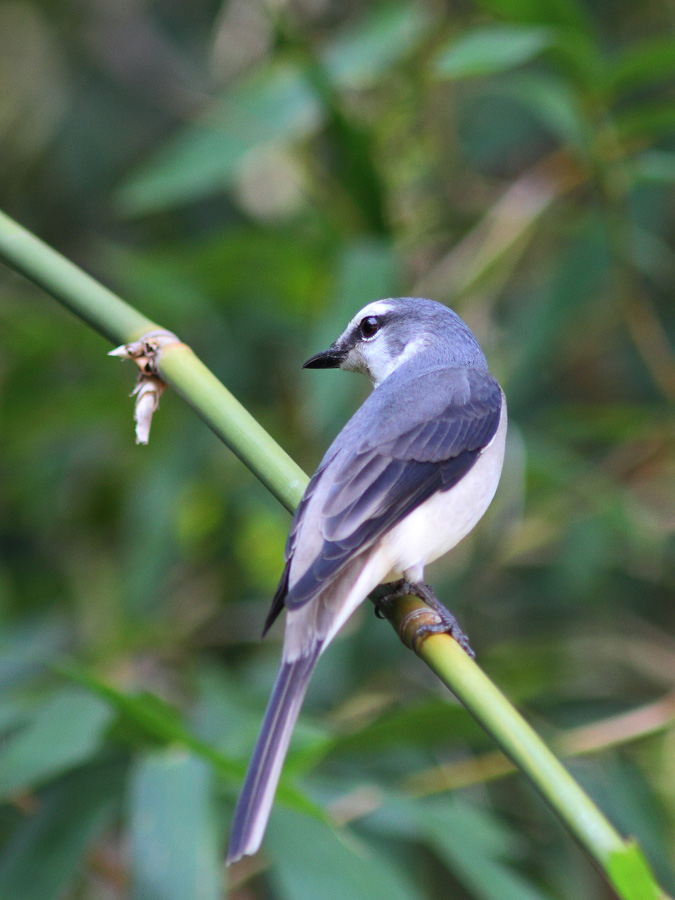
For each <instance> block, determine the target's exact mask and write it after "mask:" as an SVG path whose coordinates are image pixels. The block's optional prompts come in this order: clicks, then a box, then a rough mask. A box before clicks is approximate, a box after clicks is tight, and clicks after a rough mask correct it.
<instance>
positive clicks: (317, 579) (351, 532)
mask: <svg viewBox="0 0 675 900" xmlns="http://www.w3.org/2000/svg"><path fill="white" fill-rule="evenodd" d="M397 375H398V370H397V371H396V372H394V374H393V375H391V376H390V377H389V378H388V379H386V381H384V382H383V383H382V385H380V387H378V388H377V390H376V391H375V392H374V393H373V394H371V395H370V397H369V398H368V399H367V400H366V402H365V403H364V404H363V406H362V407H361V408H360V409H359V410H358V411H357V413H356V414H355V415H354V416H353V418H352V419H351V420H350V422H349V423H348V424H347V425H346V426H345V428H344V429H343V431H342V432H341V433H340V434H339V435H338V437H337V438H336V440H335V441H334V443H333V444H332V445H331V447H330V448H329V450H328V452H327V454H326V456H325V457H324V459H323V461H322V463H321V465H320V466H319V469H318V470H317V472H316V474H315V475H314V477H313V478H312V480H311V481H310V484H309V486H308V488H307V492H306V493H305V496H304V497H303V500H302V501H301V504H300V506H299V507H298V510H297V512H296V516H295V519H294V522H293V526H292V528H291V533H290V535H289V539H288V544H287V550H286V556H287V565H286V568H285V569H284V575H283V577H282V580H281V583H280V585H279V589H278V591H277V594H276V595H275V599H274V602H273V609H272V610H271V611H270V617H271V618H272V619H273V618H274V617H276V615H278V613H279V612H280V610H281V608H282V607H283V606H284V605H286V606H287V607H289V608H291V609H294V608H297V607H299V606H302V605H303V604H304V603H307V602H308V601H309V600H311V599H312V598H313V597H314V596H316V595H317V593H319V592H320V591H321V590H322V589H323V588H325V587H326V585H327V584H329V583H330V582H331V581H332V580H333V579H334V578H336V577H337V576H338V575H339V574H340V572H341V571H342V570H343V568H344V567H345V565H346V564H347V562H348V561H349V560H350V559H352V558H353V556H354V554H355V553H359V552H361V551H363V550H364V549H366V548H367V547H369V546H371V545H372V544H373V543H374V542H375V541H376V540H377V539H378V538H379V537H381V536H382V535H383V534H384V533H385V532H386V531H388V530H389V529H390V528H392V527H393V526H394V525H396V524H397V523H398V522H400V521H401V519H403V518H404V517H405V516H406V515H408V513H410V512H412V510H413V509H415V508H416V507H417V506H419V505H420V504H421V503H423V502H424V501H425V500H426V499H427V498H429V497H430V496H431V495H432V494H434V493H435V492H436V491H445V490H449V489H450V488H451V487H452V486H453V485H454V484H456V483H457V482H458V481H459V480H460V479H461V478H462V477H463V476H464V475H465V474H466V472H468V470H469V469H470V468H471V466H472V465H473V464H474V462H475V461H476V459H477V458H478V456H479V455H480V452H481V450H482V449H483V448H484V447H486V446H487V445H488V444H489V443H490V441H491V440H492V438H493V437H494V434H495V432H496V431H497V427H498V424H499V417H500V410H501V404H502V394H501V390H500V388H499V385H498V384H497V382H496V381H495V379H494V378H493V377H492V376H491V375H490V374H489V372H488V371H487V370H483V369H466V368H461V369H450V368H435V369H432V370H430V371H427V372H425V373H422V374H421V375H419V376H418V377H417V378H415V379H414V381H413V383H411V382H410V379H409V376H408V379H407V381H403V382H402V383H401V384H399V383H397V382H398V381H399V380H400V379H398V378H397ZM294 569H299V571H294ZM289 573H290V576H289ZM268 621H269V620H268Z"/></svg>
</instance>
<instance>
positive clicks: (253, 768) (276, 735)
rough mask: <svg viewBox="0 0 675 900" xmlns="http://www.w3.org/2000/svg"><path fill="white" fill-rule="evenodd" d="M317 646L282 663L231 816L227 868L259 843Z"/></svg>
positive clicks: (247, 854) (248, 854)
mask: <svg viewBox="0 0 675 900" xmlns="http://www.w3.org/2000/svg"><path fill="white" fill-rule="evenodd" d="M320 650H321V647H320V646H317V647H316V648H315V649H314V650H313V651H312V652H311V654H310V655H308V656H302V657H300V658H299V659H297V660H294V661H293V662H291V663H288V662H282V664H281V667H280V669H279V671H278V673H277V677H276V680H275V682H274V687H273V688H272V696H271V697H270V702H269V703H268V704H267V710H266V712H265V718H264V719H263V723H262V727H261V729H260V734H259V735H258V740H257V741H256V745H255V749H254V751H253V756H252V757H251V762H250V763H249V767H248V772H247V773H246V779H245V780H244V786H243V788H242V790H241V794H240V795H239V800H238V802H237V808H236V810H235V812H234V821H233V823H232V833H231V835H230V846H229V848H228V851H227V864H228V865H229V864H230V863H233V862H236V861H237V860H238V859H240V858H241V857H242V856H250V855H251V854H252V853H255V852H256V850H257V849H258V848H259V847H260V844H261V843H262V839H263V835H264V833H265V828H266V827H267V820H268V819H269V816H270V811H271V809H272V803H273V802H274V795H275V793H276V790H277V784H278V783H279V776H280V775H281V768H282V766H283V764H284V759H285V758H286V752H287V751H288V745H289V743H290V740H291V735H292V734H293V728H294V727H295V723H296V720H297V718H298V715H299V713H300V707H301V706H302V701H303V700H304V697H305V692H306V691H307V685H308V684H309V679H310V676H311V674H312V671H313V669H314V666H315V665H316V661H317V659H318V658H319V652H320Z"/></svg>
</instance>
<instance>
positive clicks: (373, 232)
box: [0, 0, 675, 900]
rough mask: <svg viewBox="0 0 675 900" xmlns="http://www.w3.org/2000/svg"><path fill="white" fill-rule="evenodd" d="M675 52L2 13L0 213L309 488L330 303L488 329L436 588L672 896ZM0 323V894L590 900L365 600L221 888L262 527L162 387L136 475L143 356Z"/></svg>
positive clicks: (482, 745) (612, 19) (213, 451)
mask: <svg viewBox="0 0 675 900" xmlns="http://www.w3.org/2000/svg"><path fill="white" fill-rule="evenodd" d="M674 26H675V12H674V11H673V8H672V6H671V5H667V4H660V3H656V2H652V0H647V2H645V3H641V4H631V3H627V2H623V0H614V2H610V0H601V2H595V3H593V4H590V3H587V4H581V3H579V2H576V0H481V2H479V3H475V4H474V3H469V2H462V3H456V4H449V3H443V2H440V0H439V2H432V0H429V2H420V3H413V2H395V3H386V4H383V5H382V6H377V5H374V4H370V3H365V2H357V0H354V2H349V3H347V2H334V0H292V2H291V0H287V2H275V3H271V2H269V3H265V2H264V0H231V2H226V3H224V4H219V3H218V2H207V0H195V2H193V3H190V4H186V3H181V2H178V0H169V2H166V0H165V2H162V3H159V2H141V0H125V2H120V0H81V2H79V3H72V2H55V0H51V2H50V0H41V2H38V0H34V2H28V0H5V2H4V3H2V5H0V152H1V154H2V167H1V168H0V194H1V197H0V200H1V205H2V207H3V208H4V209H5V210H6V211H7V212H9V213H10V214H11V215H13V216H15V217H16V218H17V219H18V220H19V221H21V222H22V224H24V225H26V226H27V227H29V228H30V229H32V230H34V231H35V232H36V233H37V234H39V235H40V236H41V237H43V238H44V239H45V240H47V241H48V242H50V243H52V244H53V245H55V246H56V247H57V248H58V249H59V250H61V251H62V252H63V253H65V254H66V255H68V256H69V257H70V258H72V259H74V260H75V261H76V262H78V263H80V264H81V265H83V266H84V267H85V268H86V269H87V270H89V271H91V272H92V273H94V274H95V275H96V276H97V277H99V278H100V279H101V280H102V281H103V282H104V283H106V284H109V285H110V286H112V287H113V288H114V289H116V290H118V291H119V292H120V293H122V295H123V296H125V297H127V298H128V299H129V300H130V301H131V302H132V303H134V304H135V305H137V306H138V307H139V308H140V309H141V310H142V311H143V312H144V313H146V314H147V315H149V316H150V317H151V318H154V319H155V320H157V321H159V322H160V323H161V324H163V325H164V326H166V327H168V328H171V329H172V330H175V331H177V332H178V333H179V334H180V335H181V337H182V338H183V339H184V340H185V341H187V342H188V343H190V344H191V345H192V346H193V347H194V348H195V349H196V351H197V352H198V353H199V354H200V356H201V357H202V358H203V359H204V360H205V362H206V363H207V364H208V365H209V366H210V367H211V368H212V369H213V370H214V371H215V372H216V373H217V375H218V376H219V377H220V378H221V379H222V380H223V381H224V382H225V383H226V384H227V385H228V387H230V389H231V390H232V391H233V392H234V393H235V395H236V396H237V397H238V398H239V399H240V400H241V401H242V402H243V403H244V404H245V405H246V406H247V407H248V408H249V409H250V410H251V411H252V412H253V413H254V414H255V415H256V416H257V417H258V418H259V419H260V420H261V422H262V423H263V424H264V425H265V427H266V428H268V430H269V431H270V432H271V433H272V434H273V435H274V436H275V437H276V438H277V440H278V441H279V442H280V443H281V444H282V445H283V446H284V447H285V448H286V449H287V450H288V451H289V452H290V453H291V454H292V455H293V456H294V457H295V458H296V459H297V460H298V461H299V462H300V463H301V464H302V465H303V466H304V467H305V468H306V469H307V470H308V471H310V470H311V469H312V468H313V467H314V466H315V465H316V463H317V461H318V459H319V458H320V455H321V452H322V449H323V448H325V446H326V445H327V443H328V441H329V440H330V438H331V437H332V436H333V435H334V434H335V433H336V432H337V430H338V429H339V427H340V426H341V424H342V423H343V422H344V421H345V419H346V417H347V416H348V415H349V413H350V412H351V411H352V410H353V409H354V408H355V406H356V405H357V404H358V402H359V400H360V398H362V397H363V396H364V393H365V391H366V389H367V388H366V385H365V384H362V383H359V382H358V380H357V379H352V378H351V377H348V376H346V375H344V374H342V373H332V372H325V373H324V372H321V373H316V372H303V371H302V370H301V368H300V366H301V363H302V361H303V360H304V359H305V358H307V357H308V356H309V355H311V354H313V353H314V352H316V351H317V350H319V349H322V348H323V347H324V346H326V345H327V343H329V342H330V341H331V340H332V339H333V338H334V337H335V336H336V335H337V334H338V333H339V331H340V330H341V328H342V327H343V325H344V323H345V322H346V320H347V319H348V318H350V317H351V315H353V314H354V312H355V311H356V310H357V309H359V308H360V307H361V306H362V305H364V304H365V303H366V302H368V301H370V300H372V299H375V298H378V297H382V296H391V295H394V294H422V295H426V296H432V297H434V298H435V299H437V300H441V301H443V302H447V303H450V304H451V305H452V306H453V307H454V308H456V309H457V310H458V311H459V312H460V313H461V314H462V315H463V316H464V317H465V318H466V320H467V321H468V322H469V324H470V325H471V326H472V328H473V329H474V330H475V331H476V333H477V334H478V336H479V338H480V340H481V342H482V344H483V347H484V348H485V350H486V353H487V356H488V358H489V359H490V361H491V365H492V369H493V371H494V372H495V373H496V375H497V376H498V377H499V378H500V380H501V382H502V384H503V385H504V387H505V389H506V391H507V395H508V398H509V403H510V411H511V431H510V443H509V451H508V459H507V464H506V469H505V473H504V477H503V480H502V486H501V488H500V491H499V494H498V497H497V499H496V501H495V503H494V506H493V509H492V510H491V512H490V514H489V516H488V517H487V518H486V520H485V521H484V523H483V524H482V525H481V527H480V528H479V529H478V530H477V532H476V534H475V535H473V536H472V537H470V538H469V539H467V540H466V541H465V542H464V544H463V545H462V546H461V547H460V548H458V549H457V551H456V552H455V553H453V554H452V555H451V557H450V558H448V559H446V560H444V561H442V562H440V563H438V564H437V565H436V566H435V570H434V571H432V576H433V581H434V584H435V586H436V588H437V590H438V592H439V593H440V594H441V596H443V597H445V598H446V599H447V601H448V603H449V605H450V606H451V608H452V609H453V610H455V611H456V612H457V614H458V616H459V617H460V620H461V622H462V623H463V625H464V626H465V627H466V629H467V630H468V632H469V634H470V635H471V638H472V642H473V644H474V646H475V647H476V648H477V650H478V654H479V660H480V661H481V663H482V664H483V665H484V667H485V668H486V670H487V671H488V672H489V673H490V675H491V676H492V677H493V678H494V679H495V680H496V681H497V683H498V684H499V685H500V686H501V687H502V688H503V689H504V690H505V691H506V693H507V694H508V695H509V696H510V697H511V698H512V699H513V700H514V701H515V702H517V704H518V705H519V706H520V707H521V708H522V709H523V710H524V711H525V712H526V714H527V716H528V717H529V718H530V720H531V721H533V722H534V724H535V726H536V727H537V728H538V729H539V730H540V732H541V733H543V734H544V735H545V736H546V737H547V738H548V739H549V740H550V741H552V742H553V743H554V744H555V745H556V746H558V747H559V748H560V751H561V752H563V753H566V754H571V756H570V759H569V765H570V768H571V769H572V771H573V772H574V774H575V776H576V777H577V778H578V779H579V780H580V781H581V782H582V783H583V784H584V786H585V787H586V788H587V789H588V791H589V792H590V793H591V795H592V796H593V797H594V798H595V799H596V800H597V802H598V803H599V804H600V805H601V806H602V808H603V809H604V810H605V811H606V812H607V813H608V815H609V816H610V817H611V818H612V819H613V821H614V822H615V823H616V824H617V825H618V826H619V827H620V828H621V829H622V830H623V831H624V833H626V834H631V835H635V836H636V837H637V838H638V839H639V840H640V842H641V843H642V845H643V847H644V848H645V850H646V852H647V854H648V856H649V858H650V861H651V862H652V864H653V866H654V867H655V869H656V872H657V874H658V877H659V878H660V880H661V882H662V883H663V885H664V887H665V888H666V889H667V890H669V891H671V892H672V891H673V890H675V878H674V876H673V863H674V859H673V837H674V834H675V789H674V787H673V785H674V784H675V731H674V730H673V727H672V726H673V720H674V718H675V640H674V639H673V631H674V629H675V615H674V611H673V604H672V596H673V585H674V581H675V566H674V564H673V526H674V524H675V518H674V515H673V509H674V508H675V446H674V443H675V441H674V432H673V418H674V417H673V399H675V358H674V357H673V349H672V348H673V343H674V341H675V312H674V308H673V303H672V289H673V284H674V283H675V279H674V276H675V255H674V251H673V240H674V237H675V217H674V215H673V209H675V206H674V204H673V185H674V183H675V89H674V82H673V76H674V75H675V37H674V36H673V28H674ZM0 336H1V337H0V340H1V344H0V385H1V389H2V393H1V397H0V404H1V405H0V416H1V421H2V443H1V446H0V467H1V468H0V471H1V472H2V478H1V480H0V511H1V517H0V529H1V531H0V552H1V556H0V735H1V736H0V799H1V800H2V805H1V806H0V897H2V898H8V900H9V898H11V900H33V898H35V900H52V898H54V900H58V898H61V900H65V898H67V900H117V898H126V897H130V898H134V900H193V898H194V900H215V898H218V897H222V896H223V895H224V894H225V893H227V892H230V895H231V896H235V897H239V898H242V900H243V898H246V900H248V898H257V897H260V898H268V897H269V898H277V897H278V898H294V900H298V898H305V897H307V898H316V897H327V896H339V897H342V898H346V900H352V898H353V900H357V898H361V897H369V898H372V897H375V898H378V897H382V898H385V897H386V898H394V900H398V898H406V900H416V898H436V897H453V898H477V900H497V898H498V900H535V898H537V900H543V898H547V900H548V898H561V900H562V898H570V900H577V898H579V897H584V898H604V897H607V896H608V893H607V888H606V887H604V886H603V885H602V883H601V881H600V879H599V876H598V875H597V874H596V873H595V871H594V869H593V868H592V866H591V864H590V863H589V862H588V860H587V859H586V858H585V857H583V855H582V854H581V852H580V850H579V849H578V848H577V846H576V845H575V844H574V843H573V842H572V840H571V839H570V838H569V837H568V836H567V835H566V834H565V833H564V832H563V830H562V828H561V827H560V826H559V825H558V823H557V822H556V821H555V820H554V818H553V816H552V815H551V814H550V812H549V811H548V810H547V809H546V808H545V807H544V806H543V804H542V802H541V801H540V800H539V798H538V797H537V796H536V795H535V794H534V793H533V791H532V790H531V789H530V788H529V787H528V786H527V785H526V784H524V783H523V781H522V780H521V779H520V778H519V777H518V776H514V775H509V774H508V772H506V771H505V768H504V766H503V765H501V763H500V760H499V758H498V757H495V754H494V751H493V747H492V745H491V742H490V740H489V739H488V738H487V736H486V735H484V734H483V733H482V732H481V731H480V729H479V728H478V726H477V725H476V724H475V723H473V721H472V720H471V719H470V717H469V716H468V715H467V714H466V713H465V712H464V711H463V710H462V709H461V708H460V707H459V706H457V705H453V704H452V701H451V700H449V698H448V697H447V696H445V695H444V693H443V691H442V690H441V689H440V687H439V686H438V685H437V684H436V683H435V682H434V680H433V679H432V677H431V676H430V675H429V674H428V673H427V672H425V671H424V670H423V667H422V666H421V664H420V663H419V661H418V660H416V659H415V658H414V657H413V656H412V655H411V654H409V653H407V652H406V651H404V649H403V648H402V646H401V645H400V644H399V643H398V642H397V640H396V639H395V637H394V635H393V634H392V632H391V629H389V628H388V627H387V626H386V625H384V624H383V623H380V622H377V621H376V620H375V619H374V617H373V616H372V612H371V610H370V609H363V610H362V611H361V612H360V613H359V614H357V615H356V616H355V617H354V620H353V623H351V625H350V627H349V628H348V629H347V633H346V634H345V635H344V636H343V637H342V638H341V639H339V640H338V641H336V643H335V644H334V646H333V647H332V648H331V650H330V652H329V653H328V654H327V655H326V656H325V657H324V659H323V660H322V665H321V666H320V667H319V670H318V672H317V674H316V677H315V680H314V683H313V685H312V688H311V691H310V695H309V697H308V701H307V704H306V713H305V715H304V716H303V719H302V722H301V725H300V727H299V729H298V734H297V739H296V741H295V743H294V745H293V750H292V752H291V755H290V757H289V760H288V766H287V770H286V774H287V777H286V781H285V783H286V785H287V787H286V790H285V800H286V802H285V803H281V802H280V803H279V804H278V805H277V808H276V811H275V813H274V815H273V817H272V822H271V826H270V829H269V833H268V836H267V839H266V841H265V848H264V853H263V854H261V855H260V856H259V857H258V858H256V859H254V860H252V861H250V862H248V863H245V864H242V865H240V866H238V867H237V868H235V869H233V870H232V871H231V872H229V873H226V872H225V871H224V869H223V866H222V858H223V850H224V845H225V842H226V837H227V833H228V827H229V821H230V816H231V813H232V808H233V803H234V799H235V797H236V793H237V789H238V786H239V784H240V780H241V776H242V774H243V771H244V768H245V764H246V761H247V759H248V754H249V752H250V749H251V747H252V743H253V740H254V736H255V733H256V731H257V728H258V725H259V723H260V719H261V715H262V711H263V709H264V705H265V702H266V698H267V694H268V690H269V687H270V684H271V681H272V677H273V673H274V670H275V667H276V663H277V659H278V655H279V643H280V631H279V630H275V631H274V632H273V633H272V634H271V635H270V638H269V639H268V640H267V641H266V642H265V643H264V644H260V643H259V642H258V636H259V631H260V627H261V625H262V622H263V620H264V615H265V610H266V607H267V604H268V603H269V599H270V596H271V594H272V592H273V590H274V587H275V582H276V579H277V577H278V575H279V572H280V568H281V556H282V548H283V542H284V538H285V532H286V529H287V526H288V516H287V514H286V513H285V512H284V511H283V510H282V509H281V508H280V507H279V506H278V505H277V504H276V503H275V501H273V500H272V498H271V497H269V496H267V495H266V493H265V491H264V489H263V488H262V487H261V486H260V485H259V484H257V483H256V481H255V479H254V478H253V476H251V475H250V474H249V473H247V472H246V471H244V470H243V467H242V465H241V464H240V463H239V462H238V461H237V460H236V459H234V458H233V457H232V456H231V455H230V454H229V453H228V451H227V450H225V449H224V448H223V446H222V445H220V444H219V443H218V442H217V440H216V439H215V438H214V437H213V435H211V433H210V432H208V431H207V430H206V428H205V427H204V426H203V425H202V423H201V422H199V421H198V420H197V419H196V417H195V416H194V414H193V413H192V412H191V411H190V410H189V409H188V408H187V407H186V406H185V405H184V404H183V403H182V402H181V401H180V400H179V399H178V398H177V397H175V396H172V395H170V394H169V393H167V394H165V395H164V397H163V399H162V404H161V410H160V413H159V415H158V417H157V418H156V421H155V423H154V424H153V432H152V437H151V443H150V446H149V447H148V448H138V447H136V446H135V445H134V443H133V438H132V425H131V408H130V401H129V400H128V399H127V397H126V394H127V393H128V391H129V390H130V388H131V386H132V381H133V374H132V372H131V371H130V367H128V366H121V365H119V363H117V362H116V361H115V360H109V359H106V357H105V352H106V350H107V349H109V348H108V347H107V346H106V345H105V343H104V342H103V341H102V340H101V338H100V337H98V336H97V335H96V334H94V333H92V332H90V331H89V330H88V329H87V328H86V327H84V326H83V325H82V324H81V323H79V322H77V321H76V320H74V319H73V318H72V317H70V316H69V315H68V314H67V313H66V312H64V311H63V310H62V309H60V308H59V307H57V305H56V304H55V303H53V301H52V300H51V299H49V298H47V297H45V296H44V295H43V294H41V293H40V292H39V291H37V290H36V289H34V288H32V287H31V286H30V285H29V284H27V283H26V282H24V281H23V280H22V279H20V278H19V277H17V276H15V275H13V274H12V273H10V272H9V271H7V270H3V271H2V272H1V273H0ZM441 764H444V767H443V768H442V769H440V768H439V766H440V765H441ZM293 785H295V789H294V790H290V789H289V786H293ZM303 797H304V798H306V800H303ZM310 801H311V802H310ZM317 804H318V806H319V807H320V808H323V809H325V810H326V811H327V813H328V818H325V819H317V818H316V816H315V815H312V814H311V812H310V808H311V807H312V806H313V807H314V809H316V805H317ZM303 808H304V811H303Z"/></svg>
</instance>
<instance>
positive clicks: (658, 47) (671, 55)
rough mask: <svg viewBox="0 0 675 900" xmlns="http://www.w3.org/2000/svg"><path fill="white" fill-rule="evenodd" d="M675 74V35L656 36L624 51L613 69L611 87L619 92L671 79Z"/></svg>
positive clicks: (613, 90) (610, 77) (609, 74)
mask: <svg viewBox="0 0 675 900" xmlns="http://www.w3.org/2000/svg"><path fill="white" fill-rule="evenodd" d="M674 75H675V38H672V37H664V38H656V39H654V40H651V41H646V42H644V43H641V44H637V45H635V46H632V47H629V48H628V50H626V51H624V53H622V54H621V56H620V57H619V58H618V60H616V61H615V62H614V63H613V65H612V66H611V68H610V71H609V73H608V86H609V89H610V90H611V91H612V92H613V93H615V94H618V93H620V92H622V91H626V90H637V89H638V88H642V87H649V86H652V85H655V84H658V83H659V82H661V81H667V80H670V79H671V78H672V77H673V76H674Z"/></svg>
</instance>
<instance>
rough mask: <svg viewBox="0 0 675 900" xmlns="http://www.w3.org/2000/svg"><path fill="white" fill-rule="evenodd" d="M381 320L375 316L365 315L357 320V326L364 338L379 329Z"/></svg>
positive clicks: (371, 335)
mask: <svg viewBox="0 0 675 900" xmlns="http://www.w3.org/2000/svg"><path fill="white" fill-rule="evenodd" d="M381 325H382V322H381V321H380V319H379V318H378V317H377V316H366V318H365V319H361V321H360V322H359V328H360V329H361V334H362V335H363V337H364V338H366V339H367V338H371V337H373V335H375V334H377V332H378V331H379V330H380V326H381Z"/></svg>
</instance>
